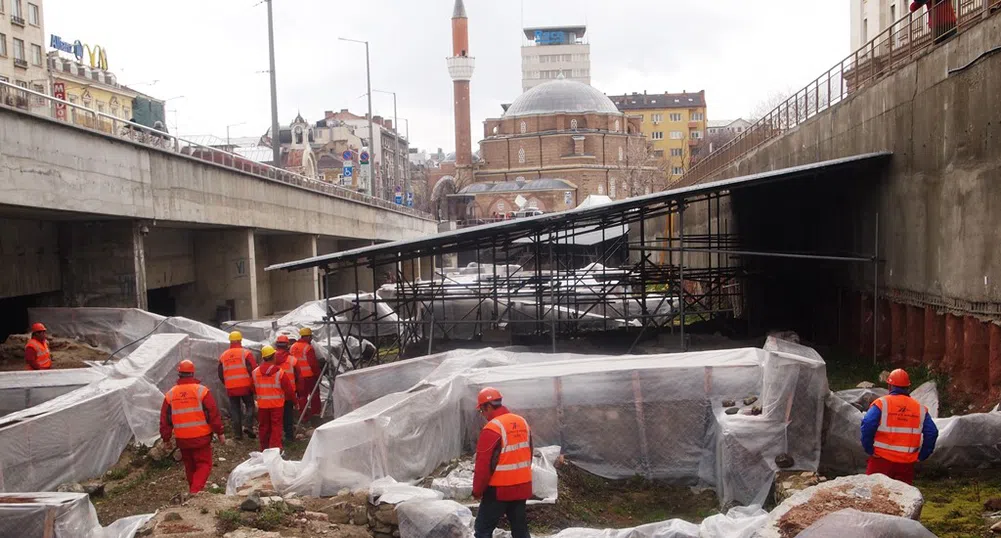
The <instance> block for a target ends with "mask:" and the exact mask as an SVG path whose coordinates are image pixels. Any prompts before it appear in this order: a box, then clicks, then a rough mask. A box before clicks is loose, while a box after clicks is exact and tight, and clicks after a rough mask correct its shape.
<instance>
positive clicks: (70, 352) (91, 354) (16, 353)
mask: <svg viewBox="0 0 1001 538" xmlns="http://www.w3.org/2000/svg"><path fill="white" fill-rule="evenodd" d="M30 337H31V335H28V334H12V335H10V336H9V337H7V340H6V341H4V343H3V344H0V372H11V371H17V370H24V369H25V363H24V346H25V345H26V344H27V343H28V338H30ZM49 351H50V352H51V353H52V368H54V369H63V368H87V364H86V363H84V361H104V360H107V358H108V354H107V353H106V352H104V351H101V350H100V349H97V348H94V347H91V346H89V345H87V344H85V343H83V342H80V341H77V340H74V339H71V338H59V337H50V338H49Z"/></svg>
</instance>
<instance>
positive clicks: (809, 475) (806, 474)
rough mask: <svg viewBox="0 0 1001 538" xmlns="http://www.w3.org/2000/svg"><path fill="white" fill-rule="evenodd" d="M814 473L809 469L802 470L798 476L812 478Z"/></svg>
mask: <svg viewBox="0 0 1001 538" xmlns="http://www.w3.org/2000/svg"><path fill="white" fill-rule="evenodd" d="M815 475H816V473H811V472H810V471H803V472H802V473H799V476H802V477H803V478H813V477H814V476H815Z"/></svg>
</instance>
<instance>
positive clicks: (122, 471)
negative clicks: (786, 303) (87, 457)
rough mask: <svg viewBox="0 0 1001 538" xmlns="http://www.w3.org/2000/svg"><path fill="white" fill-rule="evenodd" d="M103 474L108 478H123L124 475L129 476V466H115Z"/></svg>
mask: <svg viewBox="0 0 1001 538" xmlns="http://www.w3.org/2000/svg"><path fill="white" fill-rule="evenodd" d="M104 476H105V477H106V478H107V479H108V480H121V479H123V478H125V477H126V476H129V468H128V467H115V468H112V469H110V470H109V471H108V472H107V473H105V475H104Z"/></svg>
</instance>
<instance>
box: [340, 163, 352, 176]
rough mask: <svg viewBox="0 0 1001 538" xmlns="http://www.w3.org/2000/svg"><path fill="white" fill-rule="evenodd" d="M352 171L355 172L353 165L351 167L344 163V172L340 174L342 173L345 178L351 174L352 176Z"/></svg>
mask: <svg viewBox="0 0 1001 538" xmlns="http://www.w3.org/2000/svg"><path fill="white" fill-rule="evenodd" d="M354 172H355V170H354V167H353V166H348V165H345V166H344V172H343V174H342V175H343V176H344V177H345V178H349V177H351V176H353V175H354Z"/></svg>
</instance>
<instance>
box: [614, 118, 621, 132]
mask: <svg viewBox="0 0 1001 538" xmlns="http://www.w3.org/2000/svg"><path fill="white" fill-rule="evenodd" d="M621 128H622V124H621V123H619V120H615V130H616V131H618V130H619V129H621Z"/></svg>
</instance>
